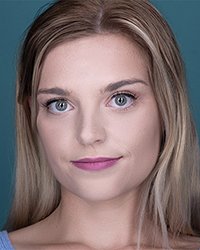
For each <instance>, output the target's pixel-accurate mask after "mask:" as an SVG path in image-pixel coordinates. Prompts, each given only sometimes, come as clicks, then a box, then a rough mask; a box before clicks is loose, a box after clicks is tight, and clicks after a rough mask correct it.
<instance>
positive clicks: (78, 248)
mask: <svg viewBox="0 0 200 250" xmlns="http://www.w3.org/2000/svg"><path fill="white" fill-rule="evenodd" d="M8 236H9V239H10V241H11V243H12V245H13V246H14V249H19V250H55V249H56V250H91V249H89V248H88V247H87V246H84V245H82V244H79V243H76V242H67V243H61V244H60V243H57V242H56V240H55V239H54V237H53V235H51V231H48V230H46V229H45V227H43V223H40V222H39V223H36V224H34V225H31V226H28V227H25V228H22V229H19V230H16V231H13V232H10V233H9V234H8Z"/></svg>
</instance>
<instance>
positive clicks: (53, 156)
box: [37, 114, 70, 165]
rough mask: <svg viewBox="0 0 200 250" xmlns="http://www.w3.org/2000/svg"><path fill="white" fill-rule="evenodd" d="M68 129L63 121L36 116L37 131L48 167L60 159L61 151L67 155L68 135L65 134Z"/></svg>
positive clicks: (40, 115) (41, 115)
mask: <svg viewBox="0 0 200 250" xmlns="http://www.w3.org/2000/svg"><path fill="white" fill-rule="evenodd" d="M64 124H65V125H64ZM68 129H69V128H68V127H67V126H66V122H64V121H60V122H58V121H57V120H55V119H49V118H47V117H46V116H44V115H43V114H39V115H38V118H37V130H38V134H39V138H40V141H41V143H42V146H43V149H44V151H45V153H46V157H47V159H48V161H49V163H50V165H55V163H56V162H57V161H58V160H59V159H60V155H61V153H62V151H65V154H66V153H67V150H66V149H67V148H69V140H70V133H67V131H68ZM67 134H68V135H67Z"/></svg>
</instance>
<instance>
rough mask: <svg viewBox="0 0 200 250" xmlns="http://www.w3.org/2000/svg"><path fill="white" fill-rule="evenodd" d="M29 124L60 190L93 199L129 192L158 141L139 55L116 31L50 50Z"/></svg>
mask: <svg viewBox="0 0 200 250" xmlns="http://www.w3.org/2000/svg"><path fill="white" fill-rule="evenodd" d="M37 100H38V105H39V111H38V117H37V128H38V133H39V137H40V139H41V142H42V144H43V147H44V150H45V153H46V157H47V160H48V163H49V165H50V167H51V168H52V170H53V172H54V175H55V177H56V179H57V180H58V182H59V183H60V184H61V187H62V190H65V191H68V192H71V193H73V194H75V195H77V196H79V197H81V198H83V199H87V200H91V201H97V200H108V199H111V198H115V197H119V196H121V195H123V194H126V193H127V192H130V191H132V192H136V191H137V190H138V187H139V186H140V184H141V183H142V182H143V181H144V180H145V178H146V177H147V176H148V175H149V174H150V172H151V170H152V169H153V168H154V166H155V163H156V161H157V158H158V153H159V149H160V130H161V129H160V120H159V113H158V108H157V104H156V101H155V98H154V94H153V92H152V89H151V86H150V83H149V78H148V71H147V60H146V58H145V55H144V54H143V52H142V51H141V50H140V48H139V47H138V46H137V45H136V44H133V43H132V42H130V41H129V40H128V39H127V38H125V37H122V36H121V35H112V34H107V35H95V36H90V37H86V38H81V39H78V40H75V41H71V42H65V43H63V44H61V45H59V46H57V47H55V48H54V49H52V50H51V51H50V53H49V54H48V55H47V57H46V59H45V61H44V66H43V69H42V74H41V80H40V83H39V88H38V96H37Z"/></svg>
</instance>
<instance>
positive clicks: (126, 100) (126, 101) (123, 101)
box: [109, 93, 136, 109]
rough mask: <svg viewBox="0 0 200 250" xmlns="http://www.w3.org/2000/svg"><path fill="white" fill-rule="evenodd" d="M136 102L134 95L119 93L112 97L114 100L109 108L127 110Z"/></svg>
mask: <svg viewBox="0 0 200 250" xmlns="http://www.w3.org/2000/svg"><path fill="white" fill-rule="evenodd" d="M134 100H136V97H135V96H134V95H132V94H128V93H117V94H115V95H114V96H112V99H111V101H110V102H109V106H112V107H114V108H118V109H126V108H128V107H130V106H131V105H132V104H133V102H134Z"/></svg>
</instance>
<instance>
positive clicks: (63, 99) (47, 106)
mask: <svg viewBox="0 0 200 250" xmlns="http://www.w3.org/2000/svg"><path fill="white" fill-rule="evenodd" d="M118 95H125V96H128V97H130V98H132V99H133V103H131V104H130V105H129V106H128V107H126V108H122V109H121V110H120V109H119V111H126V110H128V109H129V108H130V107H132V106H133V105H134V101H136V100H137V99H138V97H137V95H136V94H135V93H131V92H129V91H117V92H115V93H114V94H112V96H111V97H110V98H109V102H111V101H112V99H114V98H115V97H117V96H118ZM58 101H61V102H62V101H63V102H66V103H68V104H69V105H71V106H72V104H71V103H70V102H69V101H68V100H67V99H65V98H51V99H49V100H47V101H46V102H45V103H43V104H42V106H43V107H45V108H46V109H47V110H48V111H49V112H51V111H50V105H51V104H52V103H55V102H58ZM109 102H108V103H109ZM108 106H109V105H108ZM116 109H117V108H116ZM51 113H53V112H51ZM61 113H62V112H61Z"/></svg>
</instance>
